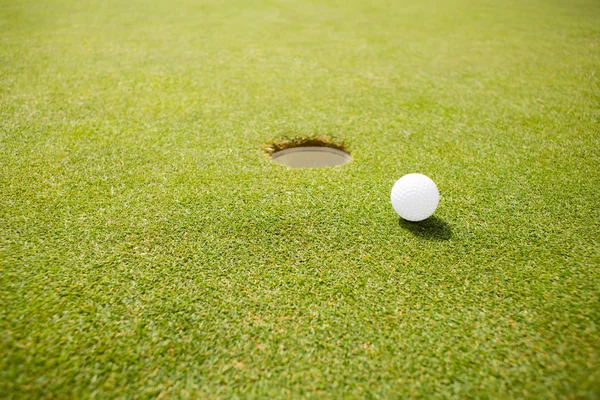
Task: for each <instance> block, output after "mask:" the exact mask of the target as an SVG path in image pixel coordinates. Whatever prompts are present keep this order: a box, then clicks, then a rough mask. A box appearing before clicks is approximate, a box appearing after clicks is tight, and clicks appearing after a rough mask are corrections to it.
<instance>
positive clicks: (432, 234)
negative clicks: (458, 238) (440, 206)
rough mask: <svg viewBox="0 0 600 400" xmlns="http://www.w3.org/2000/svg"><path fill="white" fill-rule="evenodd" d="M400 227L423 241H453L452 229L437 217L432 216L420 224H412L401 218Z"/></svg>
mask: <svg viewBox="0 0 600 400" xmlns="http://www.w3.org/2000/svg"><path fill="white" fill-rule="evenodd" d="M398 225H400V227H401V228H403V229H406V230H407V231H410V232H411V233H412V234H413V235H415V236H418V237H420V238H423V239H428V240H440V241H443V240H450V239H452V228H451V227H450V225H449V224H448V223H447V222H446V221H444V220H443V219H441V218H439V217H436V216H431V217H429V218H427V219H426V220H424V221H420V222H410V221H407V220H405V219H402V218H399V219H398Z"/></svg>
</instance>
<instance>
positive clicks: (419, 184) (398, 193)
mask: <svg viewBox="0 0 600 400" xmlns="http://www.w3.org/2000/svg"><path fill="white" fill-rule="evenodd" d="M391 198H392V207H394V211H396V213H397V214H398V215H399V216H401V217H402V218H404V219H405V220H407V221H415V222H416V221H423V220H424V219H427V218H429V217H430V216H431V215H432V214H433V213H434V212H435V209H436V208H437V206H438V204H439V202H440V193H439V192H438V188H437V186H436V184H435V182H434V181H432V180H431V179H430V178H429V177H427V176H425V175H423V174H408V175H404V176H403V177H402V178H400V179H398V180H397V181H396V183H394V186H393V187H392V195H391Z"/></svg>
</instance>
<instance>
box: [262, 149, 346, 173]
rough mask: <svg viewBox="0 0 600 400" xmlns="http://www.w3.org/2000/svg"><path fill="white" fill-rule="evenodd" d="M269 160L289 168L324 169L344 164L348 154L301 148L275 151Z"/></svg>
mask: <svg viewBox="0 0 600 400" xmlns="http://www.w3.org/2000/svg"><path fill="white" fill-rule="evenodd" d="M271 158H272V159H273V161H275V162H276V163H279V164H282V165H287V166H288V167H291V168H325V167H333V166H335V165H342V164H346V163H347V162H348V161H350V154H348V153H346V152H345V151H342V150H338V149H335V148H333V147H323V146H302V147H292V148H288V149H283V150H279V151H276V152H274V153H273V154H272V155H271Z"/></svg>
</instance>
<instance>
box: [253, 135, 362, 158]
mask: <svg viewBox="0 0 600 400" xmlns="http://www.w3.org/2000/svg"><path fill="white" fill-rule="evenodd" d="M309 146H315V147H330V148H334V149H338V150H341V151H343V152H345V153H348V154H350V149H349V147H348V145H347V144H346V143H344V142H343V141H340V140H337V139H335V138H332V137H331V136H326V135H325V136H317V135H314V136H313V135H306V136H285V137H281V138H278V139H275V140H273V141H271V142H268V143H266V144H265V145H264V146H263V147H262V149H263V151H264V152H265V153H267V154H268V155H269V156H271V155H273V154H274V153H276V152H278V151H281V150H285V149H292V148H294V147H309Z"/></svg>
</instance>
